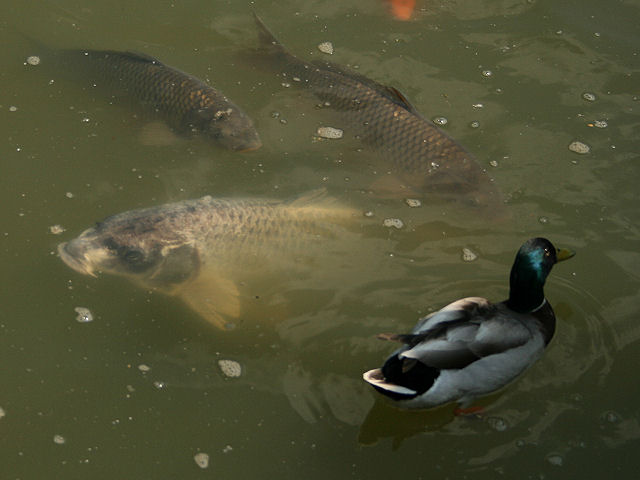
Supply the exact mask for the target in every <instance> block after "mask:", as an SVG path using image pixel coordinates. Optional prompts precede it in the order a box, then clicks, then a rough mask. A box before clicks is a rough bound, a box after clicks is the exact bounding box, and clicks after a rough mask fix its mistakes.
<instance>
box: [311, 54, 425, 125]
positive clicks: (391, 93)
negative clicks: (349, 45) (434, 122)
mask: <svg viewBox="0 0 640 480" xmlns="http://www.w3.org/2000/svg"><path fill="white" fill-rule="evenodd" d="M311 63H312V64H313V65H314V66H315V67H317V68H319V69H320V70H327V71H329V72H331V73H334V74H337V75H342V76H344V77H347V78H351V79H353V80H355V81H357V82H360V83H362V84H363V85H366V86H367V87H369V88H372V89H374V90H376V91H377V92H378V93H380V95H382V96H384V97H386V98H387V99H389V100H391V101H392V102H393V103H395V104H396V105H399V106H401V107H403V108H405V109H407V110H408V111H410V112H411V113H414V114H418V111H417V110H416V109H415V107H414V106H413V105H411V103H410V102H409V100H407V97H405V96H404V94H403V93H402V92H400V90H398V89H397V88H396V87H390V86H388V85H383V84H381V83H379V82H376V81H375V80H372V79H370V78H368V77H365V76H364V75H362V74H360V73H357V72H354V71H352V70H350V69H348V68H346V67H342V66H340V65H336V64H335V63H330V62H323V61H314V62H311ZM418 115H419V114H418Z"/></svg>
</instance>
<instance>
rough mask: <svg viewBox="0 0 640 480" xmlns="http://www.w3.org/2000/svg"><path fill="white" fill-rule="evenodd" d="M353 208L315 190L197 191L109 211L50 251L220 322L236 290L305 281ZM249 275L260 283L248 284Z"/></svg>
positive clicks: (227, 316) (343, 230)
mask: <svg viewBox="0 0 640 480" xmlns="http://www.w3.org/2000/svg"><path fill="white" fill-rule="evenodd" d="M361 217H362V216H361V215H358V212H357V211H356V210H354V209H351V208H348V207H343V206H341V205H339V204H337V203H336V202H335V201H333V200H331V199H328V198H326V197H325V195H324V191H314V192H311V193H309V194H307V195H305V196H303V197H300V198H298V199H295V200H293V201H281V200H255V199H248V200H241V199H214V198H212V197H209V196H206V197H203V198H200V199H198V200H185V201H182V202H177V203H170V204H166V205H161V206H157V207H151V208H145V209H141V210H133V211H130V212H124V213H120V214H118V215H114V216H111V217H109V218H107V219H105V220H104V221H102V222H99V223H98V224H97V225H96V226H95V227H92V228H89V229H87V230H85V231H84V232H83V233H82V234H81V235H80V236H78V237H77V238H75V239H73V240H71V241H69V242H65V243H62V244H60V245H59V246H58V253H59V254H60V257H61V258H62V260H63V261H64V262H65V263H66V264H67V265H68V266H69V267H71V268H73V269H74V270H76V271H77V272H80V273H83V274H88V275H93V276H96V273H97V272H104V273H111V274H117V275H123V276H126V277H129V278H131V279H133V280H135V281H137V282H138V283H139V284H141V285H143V286H144V287H146V288H152V289H158V290H160V291H162V292H164V293H167V294H171V295H177V296H180V297H181V298H182V299H183V300H184V301H185V302H186V303H187V304H188V305H189V306H190V307H191V308H193V309H194V310H195V311H196V312H198V313H199V314H200V315H201V316H203V317H204V318H206V319H207V320H208V321H210V322H211V323H212V324H214V325H216V326H217V327H219V328H226V327H227V326H229V325H232V322H233V320H235V319H237V318H238V317H239V316H240V314H241V312H242V307H241V298H244V299H245V300H249V299H255V298H257V297H259V296H262V293H263V291H262V289H265V288H269V287H275V286H277V285H278V282H286V281H287V280H289V279H291V281H294V282H296V284H298V285H303V283H302V282H303V281H304V280H305V279H310V280H311V281H313V279H314V276H315V275H316V271H319V270H322V268H323V266H324V264H326V263H327V261H329V260H328V259H327V258H325V257H326V256H327V253H328V252H329V251H330V252H331V253H332V255H333V254H335V253H336V252H337V251H338V250H339V249H340V248H341V245H342V244H343V243H344V241H345V239H346V238H350V236H351V238H354V239H355V237H354V234H353V233H352V232H350V228H352V227H353V225H355V224H357V223H358V222H357V220H356V219H357V218H361ZM352 245H356V243H352ZM340 261H342V259H340ZM257 277H260V278H261V281H262V285H264V284H267V285H269V287H264V286H256V285H258V282H257V281H256V278H257ZM265 279H266V280H265Z"/></svg>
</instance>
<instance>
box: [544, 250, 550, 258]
mask: <svg viewBox="0 0 640 480" xmlns="http://www.w3.org/2000/svg"><path fill="white" fill-rule="evenodd" d="M544 256H545V257H549V256H551V252H550V251H549V249H548V248H545V249H544Z"/></svg>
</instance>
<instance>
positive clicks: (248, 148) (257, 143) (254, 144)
mask: <svg viewBox="0 0 640 480" xmlns="http://www.w3.org/2000/svg"><path fill="white" fill-rule="evenodd" d="M261 147H262V140H260V139H259V138H255V139H253V140H250V141H246V142H243V143H242V144H239V145H236V146H235V147H234V148H233V150H235V151H236V152H238V153H245V152H253V151H255V150H258V149H260V148H261Z"/></svg>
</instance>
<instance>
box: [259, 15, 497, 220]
mask: <svg viewBox="0 0 640 480" xmlns="http://www.w3.org/2000/svg"><path fill="white" fill-rule="evenodd" d="M255 19H256V23H257V25H258V29H259V36H260V41H261V45H262V47H263V48H264V49H265V50H266V52H267V54H269V55H270V56H271V58H272V59H273V60H274V63H275V64H276V66H277V68H278V69H279V71H280V73H281V74H282V75H283V76H284V77H286V78H288V79H290V80H292V82H291V83H292V84H299V85H302V86H305V87H307V88H309V89H310V90H311V91H312V92H313V94H314V95H315V96H316V97H317V98H319V99H320V100H321V101H322V102H323V104H324V105H325V106H326V107H327V108H330V109H333V110H336V111H338V112H340V113H341V114H342V115H343V118H344V119H345V120H346V123H347V125H348V126H349V127H350V128H351V129H352V131H353V133H354V135H355V136H356V137H357V138H359V139H360V140H361V141H362V143H363V144H365V145H367V146H368V147H370V148H371V149H372V150H373V151H374V152H376V153H377V154H379V155H380V156H381V157H382V158H383V159H384V160H385V161H386V162H387V164H388V166H389V168H390V169H391V170H392V171H393V173H394V174H396V176H397V178H398V179H400V180H401V181H402V182H403V183H404V184H406V185H407V186H409V187H412V188H416V189H418V191H420V192H423V193H424V192H437V193H438V194H443V195H444V196H446V195H447V194H449V195H452V196H456V195H459V194H464V195H465V199H466V200H465V201H469V203H471V204H474V205H480V206H490V207H494V208H496V209H498V208H501V195H500V193H499V191H498V190H497V189H496V187H495V185H494V184H493V180H492V179H491V178H490V177H489V175H488V174H487V172H486V171H485V170H484V169H483V168H482V167H481V166H480V165H479V164H478V162H477V161H476V159H475V158H474V156H473V155H472V154H471V153H469V152H468V151H467V150H466V149H465V148H464V147H462V146H461V145H460V144H459V143H457V142H456V141H455V140H454V139H453V138H451V137H450V136H449V135H447V134H446V133H445V132H443V131H442V130H441V129H439V128H438V127H437V126H436V125H434V124H433V123H432V122H430V121H429V120H427V119H426V118H424V117H423V116H422V115H420V114H419V113H418V112H417V111H416V110H415V108H414V107H413V106H412V105H411V104H409V102H408V101H407V100H406V99H405V98H404V96H403V95H402V94H401V93H400V92H398V91H397V90H396V89H394V88H392V87H386V86H384V85H381V84H379V83H377V82H375V81H373V80H371V79H369V78H367V77H365V76H363V75H360V74H357V73H354V72H349V71H346V70H344V69H343V68H342V67H340V66H337V65H334V64H331V63H326V62H313V63H311V62H306V61H304V60H301V59H299V58H297V57H296V56H294V55H292V54H291V53H290V52H289V51H288V50H286V49H285V48H284V47H283V46H282V45H281V44H280V43H279V41H278V40H277V39H276V38H275V37H274V36H273V34H272V33H271V32H270V31H269V30H268V29H267V28H266V26H265V25H264V24H263V23H262V21H261V20H260V19H259V18H258V17H257V16H256V17H255Z"/></svg>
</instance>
